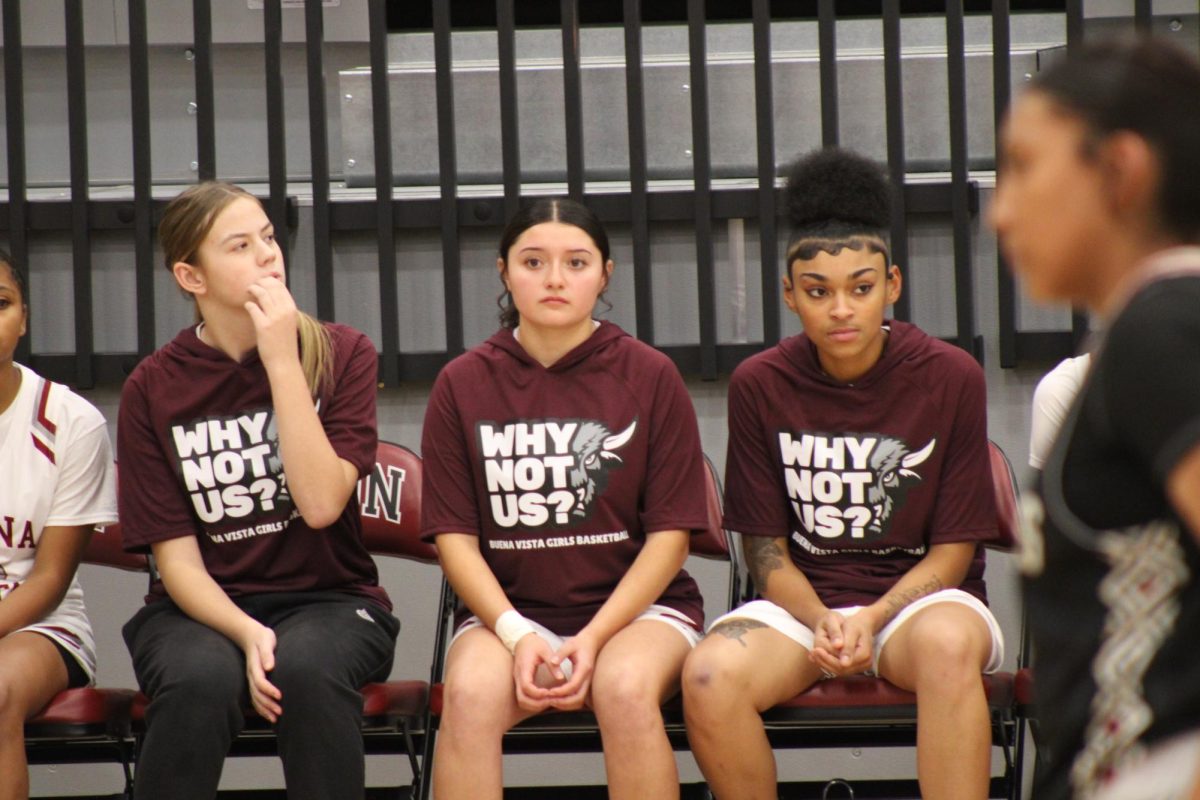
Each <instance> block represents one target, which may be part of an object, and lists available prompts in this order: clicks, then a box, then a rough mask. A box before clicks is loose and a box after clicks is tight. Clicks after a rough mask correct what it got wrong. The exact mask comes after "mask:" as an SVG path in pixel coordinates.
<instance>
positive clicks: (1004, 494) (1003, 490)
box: [988, 441, 1019, 550]
mask: <svg viewBox="0 0 1200 800" xmlns="http://www.w3.org/2000/svg"><path fill="white" fill-rule="evenodd" d="M988 455H989V457H990V458H991V462H992V488H993V489H994V490H995V493H996V528H997V531H998V536H997V538H996V541H994V542H991V543H989V545H988V546H989V547H993V548H995V549H998V550H1012V549H1013V548H1015V547H1016V546H1017V526H1018V524H1019V519H1018V514H1019V512H1018V509H1017V478H1016V474H1015V473H1014V472H1013V468H1012V463H1011V462H1009V460H1008V456H1006V455H1005V454H1004V451H1003V450H1001V449H1000V445H998V444H996V443H995V442H992V441H989V442H988Z"/></svg>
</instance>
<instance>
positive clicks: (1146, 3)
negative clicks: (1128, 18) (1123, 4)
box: [1133, 0, 1154, 33]
mask: <svg viewBox="0 0 1200 800" xmlns="http://www.w3.org/2000/svg"><path fill="white" fill-rule="evenodd" d="M1153 19H1154V2H1153V0H1134V2H1133V26H1134V27H1135V28H1136V29H1137V32H1138V33H1149V32H1150V24H1151V22H1152V20H1153Z"/></svg>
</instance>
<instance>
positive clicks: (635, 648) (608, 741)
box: [591, 620, 691, 800]
mask: <svg viewBox="0 0 1200 800" xmlns="http://www.w3.org/2000/svg"><path fill="white" fill-rule="evenodd" d="M690 651H691V647H690V646H689V645H688V642H687V640H686V639H684V638H683V636H681V635H680V633H679V631H677V630H675V629H674V628H672V627H671V626H670V625H668V624H666V623H663V622H656V621H654V620H641V621H640V622H634V623H632V624H630V625H629V626H628V627H626V628H625V629H624V630H622V631H620V632H618V633H617V634H616V635H615V636H613V637H612V638H611V639H609V640H608V642H607V643H606V644H605V645H604V648H603V649H601V650H600V653H599V655H598V656H597V657H596V669H595V671H594V673H593V674H592V691H591V703H592V707H593V709H594V710H595V712H596V719H597V721H598V722H599V723H600V734H601V737H602V738H603V740H604V769H605V773H606V774H607V776H608V796H609V797H610V798H612V799H613V800H625V798H643V797H653V798H655V800H659V799H660V798H661V800H671V798H678V797H679V772H678V770H677V769H676V768H675V753H674V751H673V750H672V749H671V743H670V742H669V741H668V740H667V733H666V730H665V729H664V728H663V719H662V711H661V708H660V706H661V705H662V703H663V701H664V700H666V699H667V698H668V697H671V696H672V695H674V694H675V693H676V692H678V691H679V673H680V672H681V671H682V670H683V660H684V659H685V658H687V654H688V653H689V652H690Z"/></svg>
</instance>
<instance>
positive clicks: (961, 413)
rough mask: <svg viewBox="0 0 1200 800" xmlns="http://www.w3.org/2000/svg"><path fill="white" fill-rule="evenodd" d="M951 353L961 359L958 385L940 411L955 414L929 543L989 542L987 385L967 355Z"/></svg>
mask: <svg viewBox="0 0 1200 800" xmlns="http://www.w3.org/2000/svg"><path fill="white" fill-rule="evenodd" d="M955 355H956V356H958V357H960V358H961V359H962V360H963V362H964V364H963V367H962V370H963V377H962V388H961V390H960V391H959V393H958V397H957V403H956V404H955V406H954V407H953V408H950V409H943V413H951V414H953V422H952V424H951V426H950V435H949V441H948V442H947V443H946V456H945V458H944V459H943V461H942V471H941V474H940V475H939V476H938V487H937V500H936V505H935V507H934V511H933V522H932V526H931V528H930V531H929V543H930V544H943V543H947V542H972V541H989V540H992V539H994V538H995V537H996V536H997V529H996V496H995V493H994V490H993V488H992V463H991V458H990V456H989V454H988V439H987V387H986V386H985V384H984V378H983V370H982V369H980V368H979V365H978V364H976V363H975V361H974V360H973V359H972V358H971V357H970V356H968V355H966V354H965V353H963V354H961V355H959V354H958V353H956V354H955Z"/></svg>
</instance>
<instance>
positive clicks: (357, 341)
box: [320, 331, 379, 478]
mask: <svg viewBox="0 0 1200 800" xmlns="http://www.w3.org/2000/svg"><path fill="white" fill-rule="evenodd" d="M353 333H354V334H355V335H354V337H353V341H352V343H351V344H350V346H349V347H346V351H348V355H347V356H346V357H345V358H346V363H345V367H344V368H342V369H340V370H335V375H336V376H337V378H336V380H335V382H334V386H333V390H332V391H331V392H329V393H327V395H326V396H327V397H328V400H329V404H328V407H327V408H324V409H322V412H321V414H320V417H321V425H322V426H323V427H324V429H325V436H326V437H327V438H328V439H329V444H330V445H331V446H332V447H333V450H334V452H335V453H337V454H338V457H339V458H342V459H345V460H346V461H348V462H350V463H351V464H353V465H354V467H355V468H356V469H357V470H358V477H359V478H363V477H365V476H367V475H368V474H370V472H371V469H372V468H373V467H374V466H375V450H376V448H377V447H378V444H379V438H378V436H379V434H378V429H377V427H376V419H375V396H376V394H377V392H378V389H379V384H378V377H377V376H378V371H379V356H378V354H377V353H376V352H375V345H373V344H372V343H371V340H370V339H368V338H367V337H366V336H365V335H364V334H362V333H359V332H358V331H354V332H353ZM340 350H341V348H336V349H335V351H340Z"/></svg>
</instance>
